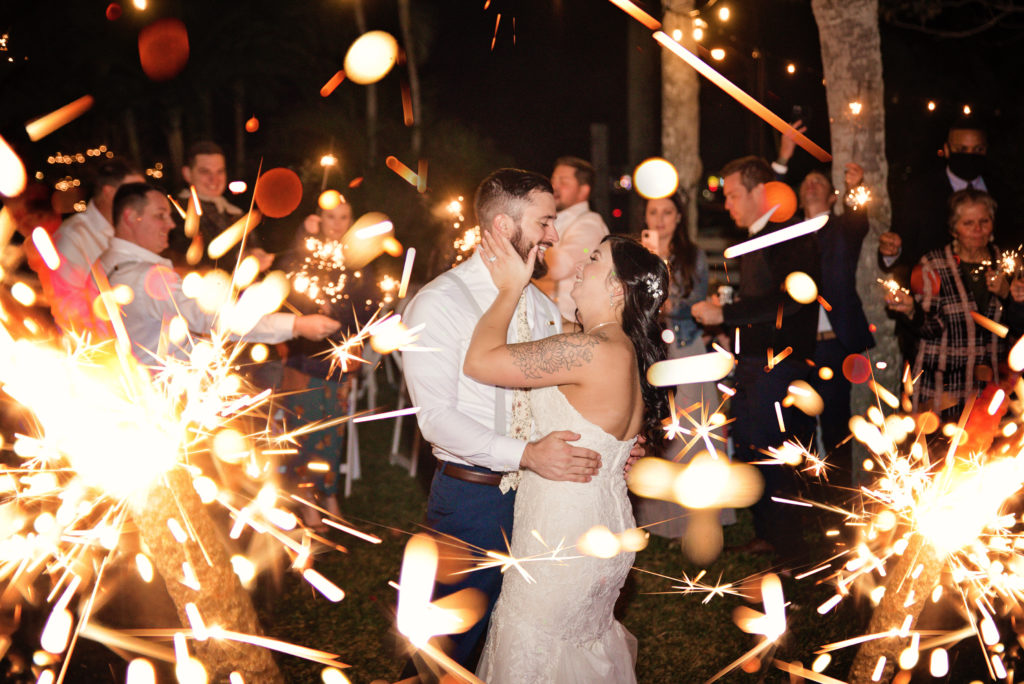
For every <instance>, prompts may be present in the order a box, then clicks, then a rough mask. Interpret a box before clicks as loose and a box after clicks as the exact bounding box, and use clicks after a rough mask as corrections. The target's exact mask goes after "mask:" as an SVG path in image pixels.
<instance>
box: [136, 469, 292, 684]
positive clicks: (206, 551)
mask: <svg viewBox="0 0 1024 684" xmlns="http://www.w3.org/2000/svg"><path fill="white" fill-rule="evenodd" d="M131 515H132V519H133V520H134V521H135V524H136V525H137V526H138V528H139V533H140V534H141V536H142V539H143V540H144V541H145V542H146V544H147V546H148V547H149V557H150V559H151V560H152V561H153V564H154V565H155V566H156V568H157V570H158V571H159V572H160V574H161V576H163V578H164V583H165V584H166V585H167V591H168V593H169V594H170V595H171V599H172V600H173V601H174V605H175V607H176V608H177V610H178V617H179V619H180V620H181V624H182V625H186V626H187V625H189V624H190V623H189V620H188V617H187V615H186V613H185V605H186V604H188V603H193V604H195V606H196V608H198V610H199V614H200V616H201V617H202V619H203V622H204V623H205V624H206V625H217V626H220V627H222V628H224V629H225V630H228V631H232V632H239V633H242V634H261V633H262V630H261V629H260V625H259V622H258V620H257V618H256V611H255V610H254V609H253V605H252V600H251V599H250V598H249V594H247V593H246V592H245V590H244V589H243V588H242V585H241V584H240V583H239V581H238V577H237V576H236V575H235V573H234V571H233V570H232V568H231V563H230V560H229V557H228V553H227V551H226V550H225V548H224V545H223V543H222V542H221V540H220V536H219V532H218V530H217V528H216V527H215V526H214V523H213V521H212V520H211V519H210V516H209V515H208V514H207V512H206V509H205V508H204V507H203V504H202V502H200V500H199V496H198V495H197V494H196V492H195V489H194V488H193V487H192V482H191V478H190V476H189V475H188V473H186V472H185V471H183V470H172V471H170V472H169V473H168V474H167V476H166V478H165V481H164V482H163V483H159V484H157V485H154V486H153V488H152V489H151V490H150V491H149V492H147V494H146V495H145V496H144V497H140V499H139V500H138V501H134V502H133V503H132V508H131ZM172 518H173V519H175V520H177V521H178V523H179V524H180V525H181V526H182V527H186V525H187V526H189V527H191V529H192V531H193V535H194V536H192V537H190V538H189V540H188V541H186V542H185V543H183V544H182V543H179V542H178V541H177V540H176V539H175V538H174V535H173V534H172V533H171V530H170V528H169V527H168V520H170V519H172ZM186 521H187V523H186ZM185 562H188V563H189V565H190V566H191V568H192V570H193V571H194V572H195V578H196V580H197V581H198V587H199V589H198V590H195V589H193V588H191V587H189V586H186V584H185V583H184V580H185V579H186V578H185V577H184V572H183V567H182V564H183V563H185ZM189 648H190V651H191V652H193V653H194V654H195V657H196V658H197V659H198V660H199V661H200V662H202V664H203V666H204V667H205V668H206V672H207V674H208V675H209V679H210V681H211V682H217V681H227V678H228V675H229V674H230V673H231V672H233V671H237V672H238V673H239V674H241V675H242V677H243V678H244V679H245V681H247V682H270V683H276V682H283V681H284V679H283V678H282V677H281V673H280V671H279V670H278V669H277V664H276V663H275V662H274V659H273V658H272V657H271V656H270V653H269V652H268V651H267V650H266V649H263V648H258V647H256V646H252V645H250V644H244V643H240V642H235V641H226V640H218V639H207V640H206V641H197V640H191V641H190V643H189Z"/></svg>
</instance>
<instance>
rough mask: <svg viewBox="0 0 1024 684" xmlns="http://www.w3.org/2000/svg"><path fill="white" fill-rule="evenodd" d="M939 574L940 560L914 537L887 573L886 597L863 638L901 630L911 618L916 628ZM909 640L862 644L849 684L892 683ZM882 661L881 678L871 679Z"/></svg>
mask: <svg viewBox="0 0 1024 684" xmlns="http://www.w3.org/2000/svg"><path fill="white" fill-rule="evenodd" d="M918 565H921V566H922V567H923V570H921V572H920V574H918V575H917V577H912V576H911V575H912V573H913V572H914V569H915V568H916V567H917V566H918ZM941 574H942V558H941V556H939V555H938V552H936V550H935V549H934V548H933V547H932V546H931V544H929V543H928V540H927V539H925V537H924V535H922V534H915V535H914V536H913V537H911V539H910V543H909V544H907V548H906V550H905V551H904V552H903V556H902V557H900V560H899V562H898V563H896V567H894V568H892V572H890V573H889V581H888V582H886V585H885V594H883V595H882V600H881V601H880V602H879V603H878V607H877V608H875V611H874V612H873V613H872V614H871V622H870V623H869V624H868V629H867V632H866V634H879V633H881V632H888V631H890V630H894V629H899V628H900V627H902V626H903V623H904V621H905V620H906V619H907V616H908V615H910V616H913V622H912V626H914V627H916V624H917V618H918V617H920V615H921V609H922V608H924V604H925V602H926V601H927V600H928V597H929V596H930V595H931V593H932V590H933V589H934V588H935V585H937V584H938V583H939V577H940V575H941ZM910 641H911V639H910V637H909V636H906V637H894V636H892V637H883V638H881V639H872V640H871V641H865V642H864V643H863V644H862V645H861V647H860V649H858V651H857V657H856V658H854V660H853V667H851V668H850V676H849V677H848V679H849V680H850V684H869V683H870V682H888V681H890V680H891V679H892V676H893V674H894V673H895V670H896V665H897V663H898V661H899V657H900V653H901V652H902V651H903V649H905V648H906V647H907V646H909V645H910ZM883 656H884V657H885V667H884V669H883V671H882V676H881V677H880V678H875V677H873V675H874V673H875V669H876V668H877V667H878V659H879V658H880V657H883Z"/></svg>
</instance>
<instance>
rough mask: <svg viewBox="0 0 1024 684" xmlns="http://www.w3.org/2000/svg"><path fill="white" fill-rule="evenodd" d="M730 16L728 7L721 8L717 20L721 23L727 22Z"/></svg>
mask: <svg viewBox="0 0 1024 684" xmlns="http://www.w3.org/2000/svg"><path fill="white" fill-rule="evenodd" d="M731 14H732V12H730V11H729V8H728V7H721V8H719V10H718V18H719V19H721V20H722V21H729V17H730V15H731Z"/></svg>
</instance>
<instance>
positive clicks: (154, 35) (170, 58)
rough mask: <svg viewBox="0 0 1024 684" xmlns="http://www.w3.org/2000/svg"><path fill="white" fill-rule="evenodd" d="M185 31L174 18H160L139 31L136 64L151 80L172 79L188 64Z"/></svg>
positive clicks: (183, 25) (186, 35) (180, 23)
mask: <svg viewBox="0 0 1024 684" xmlns="http://www.w3.org/2000/svg"><path fill="white" fill-rule="evenodd" d="M188 53H189V47H188V30H187V29H186V28H185V24H183V23H182V22H181V21H179V20H178V19H160V20H159V21H155V22H153V23H152V24H150V25H149V26H147V27H145V28H144V29H142V30H141V31H139V62H140V64H141V65H142V70H143V71H144V72H145V74H146V76H148V77H149V78H150V79H152V80H154V81H166V80H169V79H172V78H174V77H175V76H177V75H178V74H179V73H181V70H182V69H184V68H185V65H186V64H187V63H188Z"/></svg>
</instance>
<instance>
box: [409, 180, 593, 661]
mask: <svg viewBox="0 0 1024 684" xmlns="http://www.w3.org/2000/svg"><path fill="white" fill-rule="evenodd" d="M475 206H476V215H477V219H478V220H479V222H480V227H481V229H482V230H485V231H491V232H492V233H495V234H499V235H504V236H506V237H508V238H509V239H510V240H511V241H512V243H513V244H514V245H515V246H516V249H517V251H518V252H519V253H520V254H521V255H523V256H524V258H525V256H526V254H527V253H528V252H529V251H530V249H532V248H533V246H534V245H540V247H541V248H542V249H541V254H544V248H547V252H548V253H550V251H551V249H552V247H553V245H555V243H557V242H558V233H557V232H556V231H555V227H554V221H555V201H554V196H553V195H552V191H551V185H550V183H548V180H547V179H546V178H544V177H543V176H541V175H540V174H536V173H531V172H529V171H520V170H518V169H500V170H498V171H496V172H494V173H492V174H491V175H490V176H488V177H487V178H486V179H484V181H483V182H482V183H481V184H480V187H479V188H478V189H477V193H476V200H475ZM482 259H483V257H482V256H481V254H480V252H477V253H476V254H474V255H473V256H472V257H471V258H470V259H467V260H466V261H465V262H463V263H462V264H460V265H459V266H457V267H455V268H454V269H452V270H451V271H448V272H446V273H444V274H442V275H441V276H439V277H437V278H435V279H434V280H432V281H431V282H430V283H428V284H427V285H426V286H425V287H424V288H423V289H422V290H420V292H419V293H418V294H417V295H416V297H415V298H414V299H413V300H412V301H411V302H410V303H409V307H408V309H407V310H406V316H405V317H406V322H407V324H408V325H409V327H413V326H416V325H419V324H423V325H424V326H425V327H424V329H423V332H422V333H421V334H420V338H419V340H418V343H417V344H418V345H419V346H422V347H426V348H429V349H431V350H433V351H430V352H426V351H422V352H420V351H416V352H412V351H410V352H407V353H404V354H403V355H402V360H403V363H404V368H405V379H406V383H407V384H408V387H409V393H410V395H411V396H412V401H413V403H414V404H415V405H416V406H419V407H420V411H419V413H418V414H417V416H416V418H417V420H418V422H419V427H420V431H421V432H422V433H423V436H424V438H426V440H427V441H428V442H430V444H431V445H432V447H433V453H434V456H435V457H436V458H437V470H436V472H435V473H434V478H433V481H432V482H431V487H430V497H429V500H428V503H427V525H428V526H429V527H430V528H431V529H432V530H434V531H435V532H437V533H439V534H442V535H450V536H452V537H456V538H458V539H461V540H462V541H464V542H467V543H468V544H471V545H472V546H473V547H474V548H476V549H477V550H479V549H494V550H496V551H499V552H507V550H508V548H507V546H506V539H511V537H512V513H513V504H514V502H515V491H514V489H512V490H509V489H507V485H508V481H509V477H507V476H506V477H504V478H503V475H505V474H507V473H514V472H516V471H517V470H518V469H520V468H529V469H531V470H533V471H535V472H536V473H538V474H539V475H541V476H542V477H546V478H548V479H552V480H568V481H575V482H586V481H589V480H590V476H591V474H593V473H596V472H597V470H598V468H599V467H600V457H599V455H598V454H597V453H596V452H593V451H591V450H589V449H583V448H580V447H574V446H572V445H571V444H570V443H569V442H571V441H572V440H575V439H579V435H578V434H576V433H572V432H568V431H559V432H553V433H551V434H549V435H545V436H541V437H540V438H539V439H537V440H535V441H530V442H527V441H524V440H521V439H515V438H512V437H509V436H507V434H508V432H509V427H510V426H511V425H512V421H511V416H512V411H511V408H512V401H513V391H512V390H509V389H503V388H495V387H491V386H489V385H482V384H480V383H477V382H475V381H473V380H470V379H469V378H467V377H466V376H465V375H464V374H463V372H462V364H463V361H464V360H465V354H466V349H467V347H468V346H469V340H470V338H471V337H472V335H473V329H474V328H475V327H476V323H477V321H478V320H479V319H480V316H481V315H482V314H483V312H484V310H486V309H487V308H488V307H489V306H490V305H491V303H492V302H493V301H494V298H495V297H496V296H497V293H498V290H497V288H496V287H495V285H494V283H493V282H492V281H491V276H490V273H489V272H488V270H487V268H486V266H485V265H484V263H483V261H482ZM545 270H546V269H545V266H544V258H543V257H541V258H538V260H537V269H536V270H535V271H534V277H539V276H541V275H543V273H544V271H545ZM525 306H526V314H527V320H528V321H529V328H530V332H531V334H532V337H533V339H541V338H544V337H547V336H549V335H553V334H557V333H560V332H561V331H562V321H561V317H560V316H559V313H558V310H557V309H556V308H555V306H554V305H553V304H552V302H551V301H550V300H549V299H548V298H546V297H545V296H544V295H543V294H542V293H541V292H540V291H539V290H538V289H537V288H536V287H533V286H532V285H531V286H530V287H528V288H527V289H526V294H525ZM508 339H509V342H516V341H517V339H516V323H515V321H513V323H512V325H511V326H510V330H509V338H508ZM503 479H504V482H503ZM443 555H451V553H448V554H443ZM460 578H461V579H460V581H459V582H457V583H455V584H439V585H437V587H436V588H435V595H434V598H435V599H436V598H438V597H439V596H441V595H447V594H451V593H454V592H456V591H458V590H460V589H463V588H466V587H475V588H477V589H479V590H480V591H482V592H483V593H484V594H485V595H486V597H487V600H488V608H487V612H486V613H485V615H484V617H483V618H482V619H481V620H480V621H479V622H478V623H477V624H476V625H475V626H474V627H473V628H472V629H470V630H469V631H468V632H466V633H465V634H460V635H454V636H453V637H452V641H453V642H454V645H453V649H452V657H453V658H455V659H456V660H457V661H458V662H460V663H462V664H463V665H465V666H466V667H469V668H471V669H472V668H473V667H474V666H475V663H474V662H473V660H474V658H475V656H476V654H475V653H474V647H475V646H476V645H477V643H478V642H479V641H481V639H480V638H481V637H482V636H483V635H484V634H485V630H486V626H487V620H488V617H489V616H490V609H491V607H493V605H494V601H495V600H496V599H497V597H498V592H499V590H500V588H501V573H500V572H499V570H498V569H497V568H494V569H490V570H486V571H478V572H471V573H468V574H465V575H461V576H460ZM406 673H407V674H406V676H408V674H411V672H410V670H409V668H407V669H406Z"/></svg>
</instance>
